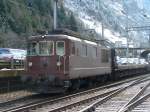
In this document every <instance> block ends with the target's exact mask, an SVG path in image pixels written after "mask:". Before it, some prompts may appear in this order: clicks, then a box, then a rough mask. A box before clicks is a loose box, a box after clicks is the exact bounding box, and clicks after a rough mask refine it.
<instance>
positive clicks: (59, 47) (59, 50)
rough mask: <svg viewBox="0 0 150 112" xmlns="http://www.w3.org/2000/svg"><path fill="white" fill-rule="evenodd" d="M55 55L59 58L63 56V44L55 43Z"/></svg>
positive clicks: (60, 42)
mask: <svg viewBox="0 0 150 112" xmlns="http://www.w3.org/2000/svg"><path fill="white" fill-rule="evenodd" d="M56 54H57V55H59V56H63V55H65V42H63V41H59V42H57V43H56Z"/></svg>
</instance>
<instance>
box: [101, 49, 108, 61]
mask: <svg viewBox="0 0 150 112" xmlns="http://www.w3.org/2000/svg"><path fill="white" fill-rule="evenodd" d="M101 61H102V62H103V63H107V62H109V51H108V50H105V49H102V52H101Z"/></svg>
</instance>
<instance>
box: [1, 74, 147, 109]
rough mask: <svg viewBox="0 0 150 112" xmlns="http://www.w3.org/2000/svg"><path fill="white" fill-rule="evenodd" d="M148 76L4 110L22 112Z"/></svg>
mask: <svg viewBox="0 0 150 112" xmlns="http://www.w3.org/2000/svg"><path fill="white" fill-rule="evenodd" d="M147 76H148V75H145V76H142V77H140V76H138V77H136V78H132V79H130V80H125V81H121V82H118V83H115V84H110V85H107V86H102V87H98V88H95V89H90V90H87V91H83V92H79V93H76V94H71V95H68V96H64V97H60V98H56V99H54V100H51V99H50V100H49V99H47V100H46V101H42V102H38V103H34V104H31V105H30V104H27V105H24V106H19V107H15V108H12V109H8V110H4V111H2V112H20V111H23V110H30V109H35V108H37V107H41V106H43V105H46V104H49V103H55V102H58V101H60V100H63V99H67V98H71V97H76V96H77V95H84V94H88V93H89V92H95V91H98V90H101V89H105V88H110V87H113V86H116V85H119V84H122V83H127V82H130V81H134V80H138V82H139V81H140V80H141V79H143V78H146V77H147Z"/></svg>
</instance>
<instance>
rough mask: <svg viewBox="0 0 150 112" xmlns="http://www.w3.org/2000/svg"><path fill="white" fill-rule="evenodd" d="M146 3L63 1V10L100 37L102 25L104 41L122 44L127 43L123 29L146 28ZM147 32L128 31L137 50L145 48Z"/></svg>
mask: <svg viewBox="0 0 150 112" xmlns="http://www.w3.org/2000/svg"><path fill="white" fill-rule="evenodd" d="M148 3H150V0H64V5H65V7H66V8H67V9H69V10H71V11H72V12H74V14H75V15H76V16H77V17H78V18H79V19H80V20H81V21H82V22H83V23H84V24H85V26H86V28H87V29H95V30H96V32H98V33H99V34H100V35H101V34H102V23H103V24H104V29H105V31H104V36H105V38H107V39H109V40H111V41H112V42H114V43H115V42H116V41H122V44H126V39H125V38H126V37H127V32H126V28H129V27H135V26H146V25H148V21H149V20H150V8H149V7H148V6H149V5H148ZM149 33H150V32H149V31H130V32H128V34H129V40H130V43H133V42H134V45H135V46H136V47H140V46H142V45H145V46H146V45H148V39H149V36H148V34H149ZM124 37H125V38H124ZM141 38H143V39H142V41H141ZM143 43H144V44H143ZM143 47H144V46H143Z"/></svg>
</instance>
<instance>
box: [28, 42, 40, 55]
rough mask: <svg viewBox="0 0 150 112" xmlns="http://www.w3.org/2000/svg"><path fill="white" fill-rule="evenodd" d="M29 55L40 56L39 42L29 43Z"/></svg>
mask: <svg viewBox="0 0 150 112" xmlns="http://www.w3.org/2000/svg"><path fill="white" fill-rule="evenodd" d="M27 54H28V55H30V56H32V55H37V54H38V43H37V42H32V43H28V50H27Z"/></svg>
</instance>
